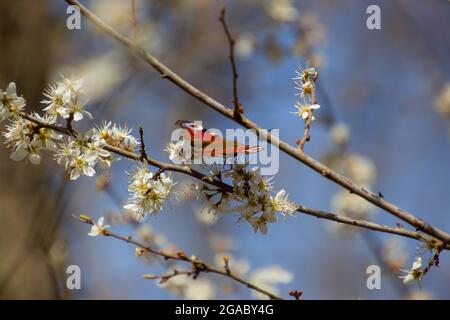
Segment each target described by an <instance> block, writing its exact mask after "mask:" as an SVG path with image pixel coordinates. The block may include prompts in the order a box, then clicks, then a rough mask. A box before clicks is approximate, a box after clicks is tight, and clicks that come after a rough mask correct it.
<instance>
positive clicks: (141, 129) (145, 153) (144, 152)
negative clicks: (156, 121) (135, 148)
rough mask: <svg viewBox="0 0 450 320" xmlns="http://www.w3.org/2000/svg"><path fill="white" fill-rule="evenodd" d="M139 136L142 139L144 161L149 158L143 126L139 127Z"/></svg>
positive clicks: (142, 160)
mask: <svg viewBox="0 0 450 320" xmlns="http://www.w3.org/2000/svg"><path fill="white" fill-rule="evenodd" d="M139 138H140V140H141V147H140V152H141V162H144V161H146V160H147V159H148V156H147V152H146V151H145V142H144V129H143V128H142V127H139Z"/></svg>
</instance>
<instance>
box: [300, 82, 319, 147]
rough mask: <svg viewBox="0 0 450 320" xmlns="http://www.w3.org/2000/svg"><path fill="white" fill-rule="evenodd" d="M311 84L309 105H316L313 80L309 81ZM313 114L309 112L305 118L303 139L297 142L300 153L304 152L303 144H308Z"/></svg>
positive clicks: (311, 111)
mask: <svg viewBox="0 0 450 320" xmlns="http://www.w3.org/2000/svg"><path fill="white" fill-rule="evenodd" d="M311 81H312V82H313V87H312V91H311V104H312V105H313V104H317V96H316V83H315V80H314V79H312V80H311ZM313 117H314V112H313V110H309V113H308V118H306V121H305V129H304V131H303V137H302V139H301V140H300V141H299V142H298V147H299V149H300V150H301V151H303V150H305V144H306V142H309V141H310V140H311V134H310V133H309V132H310V130H311V124H312V122H313Z"/></svg>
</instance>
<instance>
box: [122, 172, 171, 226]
mask: <svg viewBox="0 0 450 320" xmlns="http://www.w3.org/2000/svg"><path fill="white" fill-rule="evenodd" d="M174 185H175V183H174V182H173V180H172V178H171V177H170V175H166V174H165V173H164V172H162V173H158V172H157V173H153V172H151V171H150V170H149V169H148V168H147V166H145V165H141V166H139V167H138V168H136V169H135V170H134V171H133V172H132V173H131V174H130V185H129V186H128V191H129V192H130V198H129V200H128V204H126V205H125V206H124V208H125V209H127V210H131V211H132V212H134V213H135V214H136V217H138V218H142V217H144V215H145V214H146V213H153V214H155V213H157V212H159V211H160V210H162V209H163V206H164V203H165V202H166V200H167V199H168V198H169V197H170V195H171V194H172V189H173V186H174Z"/></svg>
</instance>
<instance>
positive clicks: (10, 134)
mask: <svg viewBox="0 0 450 320" xmlns="http://www.w3.org/2000/svg"><path fill="white" fill-rule="evenodd" d="M44 96H45V99H44V100H42V103H43V104H44V105H45V107H44V109H43V111H44V114H43V115H42V116H41V115H39V114H38V113H33V114H32V116H26V114H25V113H24V112H23V110H24V108H25V105H26V102H25V99H24V98H22V97H19V96H18V95H17V92H16V85H15V84H14V83H10V84H9V85H8V87H7V89H6V90H5V91H3V90H0V98H1V99H0V120H2V121H3V120H6V119H9V120H10V123H9V124H7V125H6V131H5V132H4V133H3V136H4V137H5V140H6V145H7V146H8V147H10V148H11V150H12V151H11V159H13V160H15V161H20V160H23V159H25V158H28V159H29V161H30V162H31V163H33V164H35V165H37V164H39V163H40V162H41V159H42V154H41V152H42V151H44V150H45V151H49V152H51V153H52V154H53V158H54V159H55V160H56V162H57V163H58V164H59V165H61V166H62V167H64V168H65V170H66V171H67V175H68V177H69V178H70V179H71V180H76V179H78V178H79V177H80V176H82V175H85V176H89V177H92V176H94V175H95V174H96V172H97V170H96V167H97V166H103V167H106V168H108V167H110V166H111V163H112V161H113V160H114V158H113V155H112V153H111V152H110V151H108V150H107V147H108V146H111V147H115V148H119V149H120V150H124V151H129V152H133V151H134V150H135V148H136V146H137V145H138V140H137V139H136V138H135V137H134V136H133V135H132V134H131V130H130V129H129V128H128V127H127V126H123V127H122V126H120V125H117V124H113V123H112V122H103V123H102V124H101V125H99V126H97V127H95V128H93V129H91V130H89V131H87V132H85V133H79V132H76V131H75V130H73V127H72V122H77V121H81V120H83V119H84V118H85V117H87V118H89V119H92V115H91V114H90V113H89V112H88V111H86V110H85V107H86V101H87V99H86V97H85V95H84V91H83V80H81V79H72V78H67V77H62V78H61V79H60V80H59V81H57V82H56V83H54V84H52V85H50V86H49V87H48V88H47V89H46V90H45V91H44ZM33 120H36V121H33ZM61 122H63V123H64V122H65V125H63V124H62V123H61ZM60 132H63V133H66V137H65V138H63V135H62V134H60ZM173 185H174V183H173V182H172V180H171V178H170V177H169V176H166V175H165V174H164V173H162V174H160V175H158V176H157V177H156V176H153V174H152V173H151V172H149V171H148V169H147V168H145V167H144V166H141V167H140V168H138V169H137V170H136V171H135V172H134V173H133V174H132V181H131V184H130V186H129V191H130V193H131V197H130V200H129V203H128V204H127V205H126V206H125V208H127V209H130V210H132V211H134V212H135V213H136V215H137V216H139V217H142V216H143V215H144V214H145V213H154V212H157V211H159V210H161V209H162V206H163V203H164V201H165V200H166V198H167V197H168V196H169V194H170V192H171V189H172V186H173ZM99 224H100V222H99ZM94 226H96V225H95V224H94ZM97 229H98V230H100V229H101V226H99V227H98V228H97ZM97 233H98V232H97ZM94 234H96V232H93V233H92V235H94Z"/></svg>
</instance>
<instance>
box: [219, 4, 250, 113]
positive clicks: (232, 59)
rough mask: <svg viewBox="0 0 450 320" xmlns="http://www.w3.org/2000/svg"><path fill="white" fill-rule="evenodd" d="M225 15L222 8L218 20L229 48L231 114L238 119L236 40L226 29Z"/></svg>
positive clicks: (241, 107)
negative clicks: (231, 76) (232, 106)
mask: <svg viewBox="0 0 450 320" xmlns="http://www.w3.org/2000/svg"><path fill="white" fill-rule="evenodd" d="M225 13H226V10H225V8H222V11H221V12H220V18H219V20H220V22H221V23H222V26H223V30H224V31H225V34H226V36H227V39H228V43H229V46H230V52H229V54H228V59H230V63H231V71H232V72H233V105H234V110H233V112H234V116H235V117H238V116H239V115H240V114H241V113H243V112H244V107H243V106H242V104H241V103H240V102H239V98H238V85H237V80H238V78H239V74H238V72H237V67H236V60H235V57H234V46H235V44H236V40H235V39H234V38H233V36H232V35H231V32H230V29H229V28H228V25H227V21H226V20H225Z"/></svg>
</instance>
